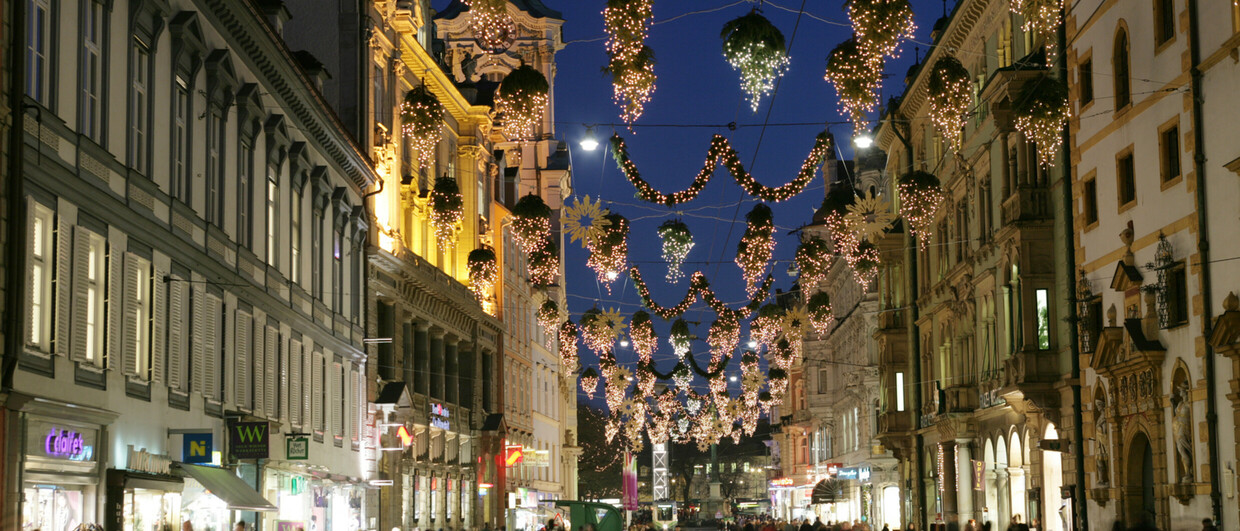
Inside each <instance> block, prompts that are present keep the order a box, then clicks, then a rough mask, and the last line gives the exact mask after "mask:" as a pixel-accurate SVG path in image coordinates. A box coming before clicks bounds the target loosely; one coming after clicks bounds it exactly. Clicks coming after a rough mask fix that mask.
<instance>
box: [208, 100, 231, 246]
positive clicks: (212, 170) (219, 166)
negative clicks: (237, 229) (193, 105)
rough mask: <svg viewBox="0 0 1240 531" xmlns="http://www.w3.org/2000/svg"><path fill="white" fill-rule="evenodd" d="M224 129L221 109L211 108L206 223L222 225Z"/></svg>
mask: <svg viewBox="0 0 1240 531" xmlns="http://www.w3.org/2000/svg"><path fill="white" fill-rule="evenodd" d="M226 131H227V129H226V128H225V127H224V115H223V109H220V108H219V107H216V106H214V105H212V106H211V111H210V112H208V113H207V216H206V219H207V223H212V224H214V225H215V226H217V227H218V226H222V225H223V224H224V195H223V194H224V175H225V172H224V141H225V138H226Z"/></svg>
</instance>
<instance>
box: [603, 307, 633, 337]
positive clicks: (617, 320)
mask: <svg viewBox="0 0 1240 531" xmlns="http://www.w3.org/2000/svg"><path fill="white" fill-rule="evenodd" d="M598 319H599V321H600V322H602V323H604V324H605V326H606V327H607V328H608V329H610V330H611V332H610V334H611V336H612V337H620V334H623V333H624V328H625V327H626V326H628V325H626V324H624V318H623V317H621V316H620V309H619V308H608V309H606V310H603V312H602V313H600V314H599V316H598Z"/></svg>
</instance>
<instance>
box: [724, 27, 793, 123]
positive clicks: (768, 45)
mask: <svg viewBox="0 0 1240 531" xmlns="http://www.w3.org/2000/svg"><path fill="white" fill-rule="evenodd" d="M720 37H722V38H723V56H724V57H725V58H727V60H728V63H729V64H731V65H732V68H733V69H734V70H740V73H741V89H742V90H744V91H745V93H746V94H748V95H749V105H750V107H751V108H752V109H753V110H755V111H756V110H758V104H759V103H760V102H761V101H762V97H763V96H765V95H767V94H769V93H770V92H771V90H772V89H773V88H774V86H775V80H776V79H778V78H779V77H780V76H783V75H784V71H785V70H786V69H787V68H788V49H787V46H786V45H785V43H784V34H783V33H780V31H779V28H776V27H775V25H774V24H771V21H769V20H767V19H766V17H764V16H762V15H760V14H759V13H758V10H757V9H754V10H753V11H750V12H749V14H748V15H745V16H743V17H740V18H737V19H734V20H732V21H731V22H728V23H727V24H725V25H724V26H723V31H722V32H721V33H720Z"/></svg>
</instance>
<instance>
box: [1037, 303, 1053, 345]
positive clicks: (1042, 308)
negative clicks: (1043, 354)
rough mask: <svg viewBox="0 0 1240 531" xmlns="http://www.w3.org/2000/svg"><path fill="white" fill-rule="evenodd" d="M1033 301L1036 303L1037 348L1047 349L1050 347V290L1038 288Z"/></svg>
mask: <svg viewBox="0 0 1240 531" xmlns="http://www.w3.org/2000/svg"><path fill="white" fill-rule="evenodd" d="M1034 303H1035V304H1036V305H1037V308H1036V310H1037V314H1036V315H1037V319H1038V331H1037V333H1038V348H1039V349H1041V350H1047V349H1050V348H1051V306H1050V292H1049V291H1047V290H1045V289H1039V290H1037V291H1035V292H1034Z"/></svg>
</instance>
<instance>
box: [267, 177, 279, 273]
mask: <svg viewBox="0 0 1240 531" xmlns="http://www.w3.org/2000/svg"><path fill="white" fill-rule="evenodd" d="M279 171H280V170H279V168H277V167H276V166H275V165H274V164H268V165H267V264H268V265H271V266H273V267H279V264H278V263H277V259H276V256H277V254H276V244H277V243H278V241H277V234H278V233H277V230H278V227H279V225H280V221H279V215H280V203H279V200H280V185H279V182H278V179H279V178H280V177H279Z"/></svg>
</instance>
